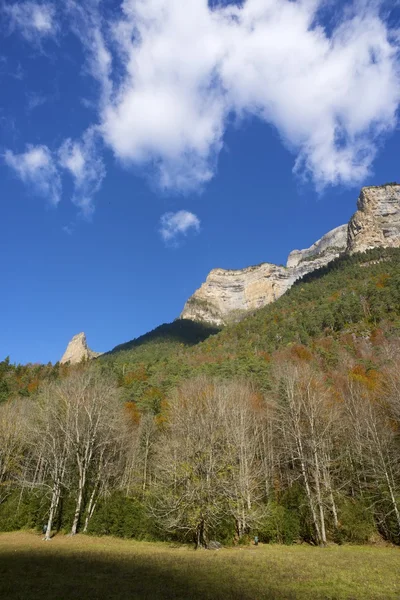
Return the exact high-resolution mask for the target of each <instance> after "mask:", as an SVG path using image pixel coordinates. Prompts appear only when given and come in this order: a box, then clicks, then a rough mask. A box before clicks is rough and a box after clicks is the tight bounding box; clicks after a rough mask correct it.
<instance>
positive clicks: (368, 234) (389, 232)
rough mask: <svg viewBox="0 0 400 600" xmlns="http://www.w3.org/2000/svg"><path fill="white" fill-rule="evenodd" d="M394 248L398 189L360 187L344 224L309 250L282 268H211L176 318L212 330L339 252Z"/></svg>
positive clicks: (398, 233) (399, 227)
mask: <svg viewBox="0 0 400 600" xmlns="http://www.w3.org/2000/svg"><path fill="white" fill-rule="evenodd" d="M377 247H391V248H397V247H400V185H399V184H397V183H390V184H384V185H382V186H369V187H364V188H362V189H361V192H360V195H359V198H358V201H357V211H356V213H355V214H354V215H353V216H352V218H351V219H350V221H349V223H348V224H347V225H346V224H345V225H341V226H339V227H336V228H335V229H333V230H331V231H328V232H327V233H326V234H325V235H324V236H322V237H321V238H320V239H319V240H317V241H316V242H315V243H314V244H312V246H310V247H309V248H306V249H303V250H292V251H291V252H290V254H289V256H288V260H287V264H286V266H285V267H283V266H278V265H274V264H271V263H261V264H260V265H257V266H250V267H246V268H244V269H238V270H234V269H213V270H212V271H210V273H209V275H208V276H207V279H206V281H205V282H204V283H203V284H202V285H201V286H200V288H198V289H197V290H196V291H195V292H194V294H193V295H192V296H191V297H190V298H189V299H188V300H187V302H186V303H185V306H184V309H183V311H182V313H181V315H180V318H182V319H190V320H193V321H202V322H205V323H208V324H212V325H214V326H217V327H221V326H223V325H226V324H228V323H229V322H232V320H233V321H235V320H238V319H240V318H241V317H242V316H243V314H245V313H246V312H248V311H249V310H255V309H258V308H262V307H263V306H266V305H267V304H270V303H271V302H274V301H275V300H277V299H278V298H280V297H281V296H282V295H283V294H284V293H285V292H286V291H287V290H288V289H289V288H290V287H292V285H293V284H294V283H295V281H297V280H299V279H301V278H302V277H303V276H304V275H306V274H308V273H311V272H312V271H315V270H316V269H319V268H321V267H324V266H326V265H327V264H329V263H330V262H331V261H332V260H334V259H335V258H337V257H339V256H340V255H341V254H346V253H347V254H352V253H355V252H363V251H365V250H369V249H372V248H377Z"/></svg>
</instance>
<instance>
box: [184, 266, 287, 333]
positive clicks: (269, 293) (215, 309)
mask: <svg viewBox="0 0 400 600" xmlns="http://www.w3.org/2000/svg"><path fill="white" fill-rule="evenodd" d="M289 280H291V272H290V271H289V270H288V269H286V268H285V267H278V266H276V265H271V264H269V263H263V264H261V265H258V266H256V267H248V268H247V269H241V270H238V271H233V270H230V271H226V270H224V269H214V270H213V271H211V273H210V274H209V275H208V277H207V280H206V282H205V283H203V285H202V286H201V288H200V289H198V290H197V291H196V292H195V293H194V294H193V296H192V297H191V298H189V300H188V301H187V302H186V305H185V308H184V309H183V312H182V314H181V318H182V319H191V320H192V321H205V322H207V323H211V324H212V325H217V326H219V325H224V324H225V323H227V322H228V321H230V320H233V319H235V318H238V317H240V315H241V314H242V313H243V312H244V311H247V310H252V309H253V310H254V309H256V308H260V307H261V306H264V305H265V304H268V303H269V302H273V301H274V300H276V299H277V298H279V296H282V294H283V293H284V292H285V291H286V290H287V289H288V287H289V286H290V285H291V284H292V283H293V281H290V282H289Z"/></svg>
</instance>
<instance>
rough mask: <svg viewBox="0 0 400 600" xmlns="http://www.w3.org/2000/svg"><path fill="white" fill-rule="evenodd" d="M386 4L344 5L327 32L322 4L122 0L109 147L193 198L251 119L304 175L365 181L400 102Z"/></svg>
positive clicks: (320, 180) (105, 129) (107, 105)
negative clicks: (239, 126)
mask: <svg viewBox="0 0 400 600" xmlns="http://www.w3.org/2000/svg"><path fill="white" fill-rule="evenodd" d="M380 4H381V3H380V2H378V1H374V2H369V1H366V0H359V1H355V2H353V3H352V5H350V8H352V10H349V4H347V10H346V11H343V13H342V14H340V13H339V12H338V11H337V12H336V13H335V15H336V17H335V20H334V25H333V26H332V27H330V28H329V30H328V29H327V28H324V24H323V22H322V21H321V14H322V13H321V10H322V8H324V7H325V5H326V3H325V2H324V0H297V1H296V2H293V1H292V0H245V1H244V2H243V3H241V4H240V3H239V4H238V3H228V4H227V3H226V2H224V3H220V2H214V3H213V6H210V4H209V3H208V2H207V1H206V0H191V1H190V2H182V1H181V0H124V2H123V3H122V17H121V18H120V19H119V20H118V21H116V22H115V23H114V25H113V35H114V45H113V49H114V54H115V61H114V63H115V64H116V65H118V68H117V67H116V68H115V70H114V72H113V71H112V68H111V64H112V63H111V59H110V60H108V59H107V61H106V62H107V65H108V68H107V71H106V72H105V71H103V80H104V85H107V86H110V78H111V79H112V80H113V83H114V88H113V93H111V94H109V95H108V96H107V97H104V96H103V98H102V102H101V107H100V116H101V131H102V134H103V136H104V139H105V141H106V143H107V144H108V145H109V146H110V147H111V148H112V150H113V151H114V153H115V156H116V157H117V158H118V159H120V160H121V161H122V162H124V163H126V164H133V165H139V166H143V165H146V166H150V167H152V168H153V169H156V171H157V174H158V178H159V182H160V184H161V186H162V187H164V188H167V189H168V188H169V189H174V188H175V189H176V188H178V189H184V190H185V189H189V188H191V187H198V186H199V185H201V184H203V183H205V182H207V181H209V180H210V178H211V177H212V176H213V174H214V173H215V168H216V159H217V156H218V153H219V152H220V150H221V148H222V147H223V135H224V132H225V130H226V128H227V126H228V123H229V120H230V118H231V116H234V117H235V119H238V118H239V119H240V118H242V117H245V116H248V115H251V116H256V117H258V118H259V119H260V120H262V121H264V122H266V123H268V124H269V125H271V126H272V127H274V128H275V129H276V130H277V131H278V133H279V134H280V137H281V139H282V141H283V143H284V144H285V145H286V146H287V148H288V149H289V150H290V151H291V152H292V153H293V154H294V156H295V165H294V170H295V172H296V173H298V174H300V175H306V176H311V177H312V178H313V179H314V181H315V183H316V185H317V186H324V185H327V184H355V183H359V182H360V181H362V179H363V178H365V176H366V175H367V174H368V172H369V170H370V168H371V165H372V162H373V159H374V157H375V154H376V152H377V147H378V143H379V138H380V136H381V135H382V134H385V133H387V132H388V131H390V130H392V129H393V128H394V127H395V126H396V111H397V108H398V105H399V101H400V75H399V60H398V50H399V46H398V36H397V38H396V35H395V34H396V32H394V31H391V30H390V26H389V24H388V23H387V22H385V21H384V19H383V17H381V16H380V14H379V5H380ZM102 52H103V50H102V48H101V49H100V51H99V56H100V55H101V54H102ZM107 56H109V55H107ZM265 160H266V162H267V160H268V157H265Z"/></svg>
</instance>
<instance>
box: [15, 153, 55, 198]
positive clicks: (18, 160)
mask: <svg viewBox="0 0 400 600" xmlns="http://www.w3.org/2000/svg"><path fill="white" fill-rule="evenodd" d="M4 160H5V162H6V164H7V165H8V166H9V167H11V169H13V171H14V172H15V173H16V174H17V176H18V177H19V178H20V179H21V180H22V181H23V182H24V183H25V184H27V185H29V186H31V188H32V190H33V192H34V193H35V194H38V195H40V196H43V197H44V198H45V199H46V200H48V202H49V203H50V204H53V205H54V206H56V205H57V204H58V203H59V201H60V198H61V178H60V175H59V172H58V169H57V166H56V163H55V161H54V159H53V156H52V154H51V152H50V150H49V148H47V146H32V145H28V146H27V149H26V151H25V152H23V153H21V154H14V153H13V152H12V151H11V150H6V152H5V154H4Z"/></svg>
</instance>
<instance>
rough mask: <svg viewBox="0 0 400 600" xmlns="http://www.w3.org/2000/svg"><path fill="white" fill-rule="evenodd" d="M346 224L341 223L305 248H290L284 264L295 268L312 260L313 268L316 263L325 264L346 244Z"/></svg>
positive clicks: (341, 250) (339, 252)
mask: <svg viewBox="0 0 400 600" xmlns="http://www.w3.org/2000/svg"><path fill="white" fill-rule="evenodd" d="M347 227H348V226H347V225H341V226H340V227H336V228H335V229H332V231H329V232H328V233H326V234H325V235H324V236H323V237H322V238H321V239H320V240H318V241H317V242H315V244H313V245H312V246H310V247H309V248H306V249H305V250H292V252H291V253H290V254H289V256H288V260H287V264H286V266H287V267H289V268H295V267H298V266H300V265H301V264H302V263H303V265H304V263H305V262H307V261H314V262H313V268H314V267H315V268H318V266H317V265H318V263H319V262H321V261H322V262H323V263H324V264H327V262H330V261H331V260H333V259H334V258H337V256H339V254H341V253H342V252H344V250H345V249H346V246H347Z"/></svg>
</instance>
